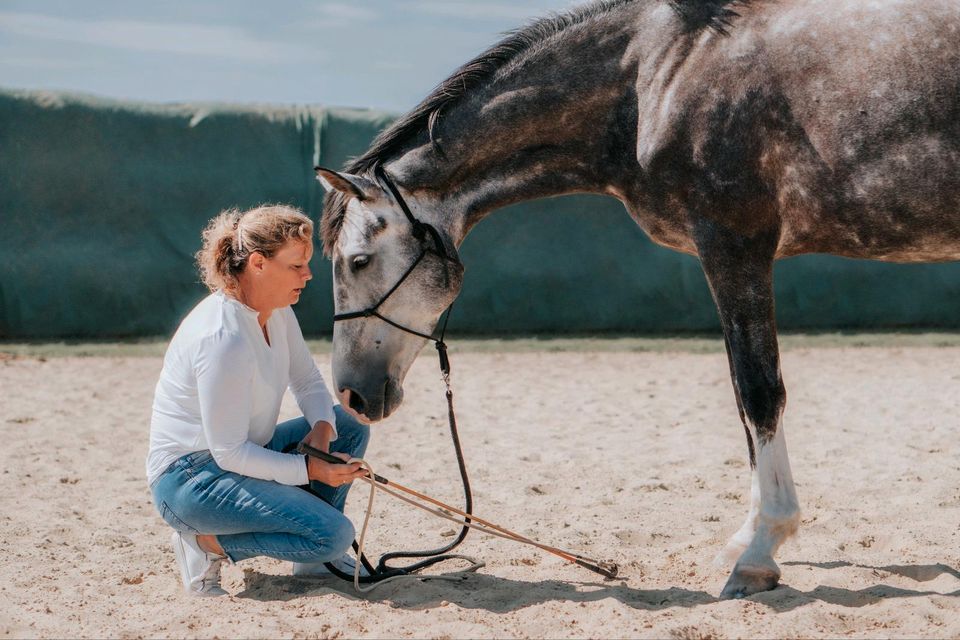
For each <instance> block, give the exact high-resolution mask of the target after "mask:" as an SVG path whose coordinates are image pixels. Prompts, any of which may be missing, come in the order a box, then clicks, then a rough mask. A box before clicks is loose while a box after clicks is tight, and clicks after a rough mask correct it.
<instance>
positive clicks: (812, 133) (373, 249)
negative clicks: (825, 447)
mask: <svg viewBox="0 0 960 640" xmlns="http://www.w3.org/2000/svg"><path fill="white" fill-rule="evenodd" d="M378 167H379V170H378V171H380V172H382V174H381V176H389V178H388V179H389V180H390V181H392V182H393V183H395V184H396V185H397V188H398V189H399V193H400V194H402V196H401V197H402V198H403V199H405V200H406V201H407V202H409V205H410V208H411V210H412V212H413V214H414V215H415V216H416V217H417V218H419V219H420V220H422V221H424V222H426V223H428V224H430V225H433V226H434V227H435V228H436V229H437V231H438V232H439V237H438V238H436V239H434V238H430V237H426V238H423V237H422V234H421V238H422V239H418V238H417V237H416V236H414V235H413V234H411V233H410V221H409V220H408V218H407V217H406V216H405V215H404V214H403V213H402V212H401V211H400V209H399V208H398V202H397V199H396V198H395V197H393V195H392V194H391V192H390V191H389V189H387V188H385V185H384V180H383V179H382V177H377V173H378V171H375V170H377V169H378ZM318 175H319V177H320V179H321V181H322V182H324V183H325V186H327V188H328V189H329V190H330V193H329V194H328V196H327V200H326V203H325V213H324V218H323V223H322V229H321V234H322V238H323V243H324V249H325V251H326V253H327V254H328V255H329V256H331V258H332V260H333V273H334V294H335V303H336V308H337V311H338V312H339V313H343V312H349V311H353V310H356V309H365V308H368V307H369V306H370V305H371V304H373V303H374V302H375V301H377V300H379V299H380V298H381V297H382V295H383V294H384V293H385V292H386V290H387V289H389V287H390V286H391V285H392V284H393V283H394V282H396V281H397V280H398V278H400V277H401V276H402V275H403V274H404V272H405V270H406V269H408V268H409V266H410V264H411V263H412V262H413V261H414V260H415V259H416V257H417V256H418V255H419V254H420V253H421V252H422V251H423V249H424V246H425V245H426V244H427V243H430V242H440V243H442V244H443V245H444V247H445V250H446V252H447V253H448V254H449V255H451V256H454V258H455V257H456V248H457V247H458V246H459V245H460V243H461V242H462V241H463V239H464V236H465V235H466V234H467V233H468V232H469V230H470V229H471V228H472V227H473V225H475V224H477V223H478V222H480V220H482V219H483V218H484V216H486V215H487V214H488V213H490V212H491V211H493V210H495V209H497V208H499V207H503V206H505V205H508V204H511V203H514V202H518V201H522V200H528V199H533V198H541V197H545V196H553V195H558V194H568V193H578V192H589V193H601V194H608V195H610V196H613V197H614V198H617V199H618V200H620V201H621V202H622V203H623V204H624V206H625V207H626V209H627V211H628V212H629V214H630V215H631V216H632V217H633V219H634V220H635V221H636V222H637V224H639V225H640V227H641V228H643V230H644V231H645V232H646V233H647V234H649V236H650V237H651V238H652V239H653V240H654V241H655V242H657V243H659V244H661V245H664V246H666V247H670V248H673V249H676V250H678V251H682V252H685V253H689V254H692V255H695V256H697V257H698V258H699V259H700V262H701V264H702V266H703V270H704V273H705V274H706V277H707V281H708V283H709V285H710V289H711V291H712V293H713V297H714V300H715V302H716V306H717V310H718V312H719V315H720V320H721V325H722V327H723V333H724V339H725V342H726V347H727V354H728V356H729V361H730V373H731V377H732V379H733V388H734V393H735V396H736V400H737V405H738V407H739V409H740V415H741V418H742V421H743V424H744V427H745V429H746V433H747V446H748V449H749V457H750V463H751V468H752V502H751V507H750V511H749V514H748V516H747V519H746V522H745V523H744V524H743V527H742V528H741V529H740V530H739V531H738V532H737V533H736V534H735V535H734V536H733V538H732V539H731V541H730V543H729V545H728V546H727V549H726V550H725V556H726V557H727V558H729V559H730V561H731V562H733V561H735V564H734V567H733V571H732V573H731V575H730V577H729V579H728V581H727V583H726V586H725V587H724V589H723V591H722V594H721V595H722V597H742V596H746V595H750V594H753V593H757V592H759V591H763V590H767V589H772V588H774V587H775V586H776V585H777V584H778V581H779V579H780V575H781V574H780V569H779V567H778V566H777V564H776V562H775V561H774V555H775V553H776V552H777V550H778V548H779V547H780V545H781V544H782V543H783V542H784V540H785V539H786V538H787V537H789V536H790V535H791V534H793V533H794V532H795V531H796V529H797V526H798V523H799V505H798V501H797V496H796V492H795V490H794V483H793V479H792V476H791V471H790V463H789V460H788V457H787V448H786V441H785V439H784V432H783V425H782V422H781V416H782V414H783V410H784V405H785V402H786V392H785V389H784V385H783V382H782V379H781V375H780V358H779V352H778V347H777V330H776V323H775V319H774V299H773V286H772V284H773V283H772V277H773V276H772V273H773V269H772V268H773V262H774V260H776V259H778V258H782V257H786V256H793V255H797V254H801V253H830V254H836V255H842V256H850V257H855V258H871V259H877V260H887V261H895V262H917V261H938V260H955V259H957V257H958V256H960V207H958V205H960V202H958V199H960V2H957V1H956V0H875V1H873V2H856V1H852V0H851V1H838V0H753V1H740V2H724V1H721V0H713V1H697V0H674V1H667V0H607V1H604V2H597V3H593V4H590V5H587V6H585V7H583V8H580V9H575V10H572V11H571V12H569V13H565V14H562V15H555V16H551V17H547V18H544V19H542V20H539V21H537V22H534V23H533V24H530V25H529V26H526V27H524V28H521V29H519V30H517V31H515V32H513V33H511V34H509V35H508V36H507V37H506V38H505V39H504V40H503V41H502V42H500V43H498V44H496V45H494V46H493V47H492V48H490V49H489V50H487V51H486V52H484V53H483V54H481V55H480V56H478V57H477V58H476V59H474V60H472V61H470V62H468V63H467V64H466V65H464V66H463V67H461V68H460V69H459V70H458V71H456V72H455V73H454V74H453V75H452V76H451V77H450V78H448V79H447V80H445V81H444V82H443V83H441V84H440V85H439V86H438V87H437V89H436V90H435V91H434V92H433V93H432V94H431V95H430V96H428V97H427V98H426V99H425V100H424V101H423V102H422V103H421V104H420V105H419V106H417V107H416V108H415V109H414V110H413V111H411V112H410V113H409V114H407V115H405V116H404V117H402V118H400V119H399V120H398V121H397V122H396V123H395V124H394V125H393V126H391V127H390V128H388V129H387V130H386V131H384V132H383V133H382V134H381V135H380V136H379V137H378V138H377V139H376V140H375V141H374V142H373V144H372V146H371V148H370V149H369V151H367V152H366V153H365V154H363V155H362V156H361V157H359V158H357V159H356V160H355V161H353V162H352V163H351V164H350V166H348V167H347V168H346V169H345V171H344V172H342V173H338V172H335V171H331V170H327V169H320V168H318ZM461 283H462V267H461V265H460V263H459V261H458V260H457V259H452V260H451V259H444V258H442V257H441V256H439V255H438V254H436V253H430V254H428V255H426V257H424V258H423V259H422V260H421V261H420V262H419V263H418V264H417V266H416V268H415V269H414V270H413V272H411V274H410V276H409V277H408V278H407V279H406V280H405V282H404V283H403V285H402V286H401V287H399V288H398V289H397V290H396V291H395V292H393V294H392V295H391V296H390V298H389V299H388V300H386V301H385V302H384V304H383V305H382V307H381V308H380V311H381V312H382V313H383V315H384V316H386V317H389V318H390V319H391V320H392V321H394V322H396V323H398V324H401V325H403V326H406V327H414V328H416V330H418V331H420V332H422V333H428V332H429V331H430V330H431V329H432V328H434V327H435V325H436V323H437V321H438V317H439V315H440V314H441V313H442V311H443V310H444V309H445V308H446V307H447V305H448V304H450V303H451V301H452V300H453V299H454V298H455V297H456V296H457V294H458V293H459V290H460V286H461ZM638 312H640V311H639V310H638ZM424 344H425V340H424V339H423V338H421V337H417V336H415V335H411V334H408V333H405V332H403V331H401V330H399V329H397V328H396V327H395V326H393V325H391V324H388V323H387V322H384V321H382V320H380V319H379V318H376V317H359V318H355V319H351V320H349V321H345V322H340V323H337V325H336V327H335V330H334V365H333V366H334V376H335V380H336V387H337V389H338V391H339V393H340V397H341V399H342V400H343V403H344V405H345V406H349V407H351V408H352V410H353V411H354V412H355V413H356V414H358V415H360V416H362V417H363V418H365V419H366V420H369V421H376V420H379V419H381V418H383V417H385V416H387V415H389V414H390V413H391V412H392V411H394V410H395V409H396V407H397V406H398V405H399V404H400V402H401V400H402V383H403V379H404V375H405V374H406V371H407V369H408V367H409V366H410V364H411V362H412V361H413V359H414V357H415V356H416V354H417V353H418V352H419V350H420V349H421V348H422V347H423V345H424Z"/></svg>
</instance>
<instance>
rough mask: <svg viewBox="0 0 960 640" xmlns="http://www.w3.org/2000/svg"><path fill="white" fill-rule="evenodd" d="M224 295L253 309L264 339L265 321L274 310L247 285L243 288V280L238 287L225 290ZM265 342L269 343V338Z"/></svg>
mask: <svg viewBox="0 0 960 640" xmlns="http://www.w3.org/2000/svg"><path fill="white" fill-rule="evenodd" d="M224 294H225V295H227V296H230V297H231V298H233V299H234V300H236V301H237V302H239V303H240V304H242V305H243V306H245V307H247V308H248V309H253V310H254V311H256V312H257V323H258V324H259V325H260V328H261V329H263V332H264V337H266V331H267V329H266V326H267V321H268V320H269V319H270V316H271V315H272V314H273V312H274V308H273V307H271V306H269V305H268V304H267V303H266V302H265V301H264V300H263V296H258V295H257V292H256V290H255V288H254V287H253V286H251V285H250V284H249V283H247V285H246V286H244V282H243V279H241V281H240V283H239V286H237V287H232V288H230V289H225V290H224ZM267 340H268V341H269V338H267Z"/></svg>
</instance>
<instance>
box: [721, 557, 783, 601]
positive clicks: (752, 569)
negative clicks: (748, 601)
mask: <svg viewBox="0 0 960 640" xmlns="http://www.w3.org/2000/svg"><path fill="white" fill-rule="evenodd" d="M779 582H780V571H779V570H777V569H773V568H771V567H765V566H762V565H759V566H758V565H754V566H741V565H737V566H736V567H735V568H734V570H733V573H731V574H730V578H729V579H728V580H727V584H726V586H724V587H723V591H721V592H720V599H721V600H731V599H733V598H746V597H747V596H752V595H753V594H755V593H760V592H762V591H770V590H771V589H775V588H776V586H777V584H778V583H779Z"/></svg>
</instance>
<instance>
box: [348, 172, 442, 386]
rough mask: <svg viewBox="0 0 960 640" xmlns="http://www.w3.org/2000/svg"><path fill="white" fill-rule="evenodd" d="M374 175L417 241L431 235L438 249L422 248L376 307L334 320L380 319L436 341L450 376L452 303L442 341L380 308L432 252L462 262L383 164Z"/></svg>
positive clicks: (407, 331) (392, 325)
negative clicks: (417, 211)
mask: <svg viewBox="0 0 960 640" xmlns="http://www.w3.org/2000/svg"><path fill="white" fill-rule="evenodd" d="M374 175H375V176H376V177H377V179H378V180H379V181H380V182H382V183H383V184H385V185H386V186H387V189H388V190H389V191H390V193H391V194H392V195H393V199H394V200H396V201H397V204H399V205H400V209H401V210H402V211H403V213H404V215H405V216H406V217H407V220H409V221H410V225H411V227H412V231H411V232H412V233H413V237H414V238H416V239H417V240H418V241H419V242H423V240H424V239H425V238H426V236H427V234H429V235H430V238H431V239H432V240H433V245H434V246H433V248H430V247H424V248H423V249H421V250H420V255H419V256H417V259H416V260H414V261H413V264H411V265H410V266H409V267H408V268H407V270H406V271H405V272H404V273H403V275H402V276H400V279H399V280H397V282H396V284H394V285H393V286H392V287H390V289H388V290H387V292H386V293H385V294H383V296H381V298H380V299H379V300H377V302H376V304H374V305H373V306H371V307H368V308H366V309H364V310H362V311H351V312H349V313H338V314H336V315H334V316H333V321H334V322H341V321H343V320H353V319H355V318H370V317H374V318H379V319H380V320H383V321H384V322H386V323H387V324H389V325H390V326H391V327H396V328H397V329H400V330H401V331H405V332H406V333H409V334H411V335H415V336H417V337H420V338H424V339H425V340H433V341H434V342H436V346H437V351H438V352H439V353H440V369H441V370H442V371H443V373H444V375H449V373H450V362H449V360H448V359H447V345H446V344H444V342H443V336H444V334H445V333H446V331H447V321H448V320H449V319H450V309H451V308H453V303H452V302H451V303H450V306H449V307H447V309H446V311H445V313H446V317H445V318H444V321H443V328H442V330H441V331H440V337H439V338H435V337H433V336H432V335H428V334H426V333H421V332H420V331H416V330H414V329H410V328H409V327H405V326H403V325H402V324H399V323H397V322H394V321H393V320H391V319H390V318H388V317H386V316H384V315H383V314H381V313H380V311H379V309H380V306H381V305H382V304H383V303H384V302H386V301H387V298H389V297H390V296H392V295H393V293H394V292H395V291H396V290H397V289H399V288H400V285H402V284H403V283H404V281H405V280H406V279H407V277H409V276H410V274H411V273H413V270H414V269H416V268H417V265H418V264H420V262H421V261H422V260H423V259H424V257H426V255H427V254H428V253H432V254H434V255H436V256H439V257H440V258H442V259H444V260H447V261H450V262H459V261H458V260H457V259H456V258H452V257H451V256H450V254H449V253H448V252H447V248H446V246H445V245H444V243H443V239H442V238H441V236H440V232H439V231H437V230H436V228H435V227H434V226H433V225H432V224H429V223H426V222H423V221H421V220H418V219H417V217H416V216H414V215H413V213H412V212H411V211H410V207H409V206H407V202H406V200H404V199H403V196H401V195H400V191H399V190H398V189H397V187H396V185H395V184H394V183H393V180H391V179H390V177H389V176H388V175H387V172H386V171H385V170H384V168H383V166H382V165H379V164H378V165H377V166H376V168H375V169H374Z"/></svg>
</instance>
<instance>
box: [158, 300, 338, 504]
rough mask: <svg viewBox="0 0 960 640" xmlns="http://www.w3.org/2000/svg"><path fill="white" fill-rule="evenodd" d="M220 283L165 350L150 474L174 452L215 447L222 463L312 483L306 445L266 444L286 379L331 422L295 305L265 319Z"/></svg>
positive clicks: (310, 417) (312, 417)
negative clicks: (284, 448)
mask: <svg viewBox="0 0 960 640" xmlns="http://www.w3.org/2000/svg"><path fill="white" fill-rule="evenodd" d="M266 328H267V334H268V335H269V336H270V344H267V341H266V340H265V339H264V335H263V331H262V330H261V328H260V324H259V323H258V322H257V312H256V311H255V310H253V309H251V308H249V307H247V306H246V305H244V304H242V303H240V302H239V301H237V300H235V299H233V298H231V297H229V296H227V295H224V293H223V292H221V291H218V292H216V293H213V294H211V295H209V296H207V297H206V298H205V299H204V300H202V301H201V302H200V303H199V304H198V305H197V306H196V307H194V309H193V311H191V312H190V313H189V315H187V317H186V318H184V320H183V322H181V323H180V328H179V329H177V332H176V334H174V336H173V339H172V340H171V341H170V346H169V347H168V348H167V353H166V355H165V356H164V359H163V371H162V372H161V373H160V381H159V382H158V383H157V388H156V393H155V395H154V400H153V417H152V419H151V421H150V452H149V453H148V454H147V481H148V482H149V483H151V484H152V483H153V482H154V480H156V479H157V478H158V477H159V476H160V475H161V474H162V473H163V471H164V470H165V469H166V468H167V467H168V466H169V465H170V464H171V463H172V462H174V461H175V460H177V458H180V457H181V456H184V455H186V454H188V453H193V452H194V451H203V450H206V449H209V450H210V452H211V453H212V454H213V457H214V459H215V460H216V462H217V464H218V465H219V466H220V467H221V468H222V469H224V470H226V471H233V472H235V473H239V474H242V475H245V476H250V477H253V478H261V479H263V480H273V481H276V482H279V483H281V484H288V485H303V484H307V482H308V480H307V467H306V462H305V459H304V457H303V456H302V455H298V454H289V453H279V452H277V451H271V450H270V449H266V448H265V447H264V445H265V444H267V443H268V442H270V439H271V438H272V437H273V433H274V430H275V429H276V426H277V417H278V416H279V415H280V402H281V401H282V400H283V394H284V392H285V391H286V389H287V388H288V387H289V389H290V391H292V392H293V395H294V398H296V401H297V404H298V405H299V406H300V410H301V411H302V412H303V415H304V417H305V418H306V419H307V421H308V422H309V423H310V425H311V426H312V425H315V424H316V423H317V422H318V421H321V420H324V421H326V422H329V423H330V424H332V425H334V434H333V437H334V438H336V435H337V434H336V418H335V417H334V412H333V401H332V399H331V397H330V393H329V392H328V391H327V386H326V384H325V383H324V381H323V377H322V376H321V375H320V372H319V371H318V370H317V366H316V364H315V363H314V361H313V357H312V356H311V355H310V351H309V349H308V348H307V345H306V343H305V342H304V340H303V334H302V333H301V332H300V325H299V323H297V318H296V316H295V315H294V314H293V309H291V308H290V307H285V308H283V309H278V310H276V311H274V312H273V313H272V314H271V315H270V318H269V319H268V320H267V327H266Z"/></svg>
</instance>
